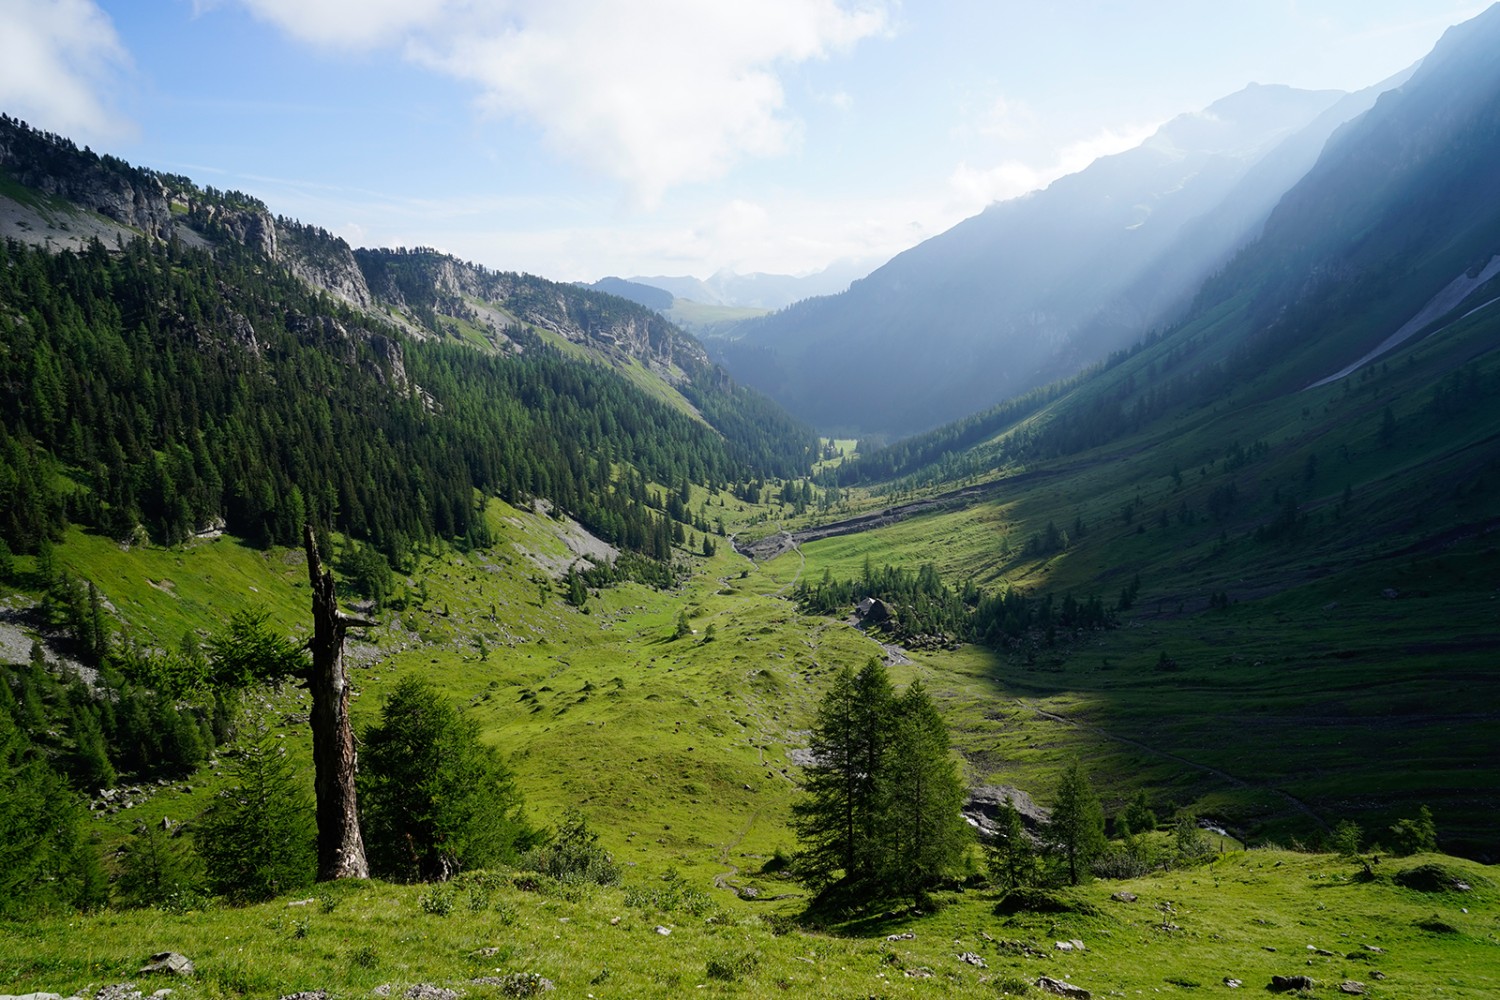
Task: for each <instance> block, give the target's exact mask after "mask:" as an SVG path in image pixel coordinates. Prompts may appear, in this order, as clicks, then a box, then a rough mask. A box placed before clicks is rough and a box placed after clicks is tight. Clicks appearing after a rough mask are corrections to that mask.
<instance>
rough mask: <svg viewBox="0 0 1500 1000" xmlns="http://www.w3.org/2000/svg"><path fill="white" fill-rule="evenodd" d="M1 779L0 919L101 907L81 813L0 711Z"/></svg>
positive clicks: (98, 874) (99, 875)
mask: <svg viewBox="0 0 1500 1000" xmlns="http://www.w3.org/2000/svg"><path fill="white" fill-rule="evenodd" d="M0 686H4V685H0ZM7 693H8V689H7ZM0 774H4V775H5V778H4V780H0V915H3V916H21V915H24V914H27V913H39V912H46V911H48V910H51V909H55V908H59V907H66V908H76V909H90V908H93V907H95V906H101V905H103V904H104V903H105V902H106V901H107V900H108V898H109V884H108V883H107V882H106V881H105V879H104V874H103V872H102V870H101V869H100V867H99V858H98V856H97V855H96V854H95V853H94V849H93V848H92V847H91V846H90V845H89V844H88V843H87V841H86V840H85V839H84V834H83V822H84V811H83V807H82V805H81V804H80V803H79V801H78V799H77V797H76V796H75V795H74V793H73V790H72V789H71V788H69V787H68V784H67V782H66V781H65V780H64V779H63V777H62V776H61V775H59V774H58V773H57V772H56V771H54V770H52V768H51V767H49V766H48V765H47V762H46V761H45V760H44V759H43V758H42V756H41V755H40V754H39V753H37V752H36V750H35V749H34V748H33V747H32V746H31V745H30V742H29V741H28V740H27V739H26V736H25V734H24V733H22V732H21V731H20V730H19V729H18V728H17V727H16V724H15V721H14V720H13V719H12V716H11V713H10V711H8V710H6V709H5V708H4V706H0Z"/></svg>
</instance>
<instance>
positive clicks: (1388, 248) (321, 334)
mask: <svg viewBox="0 0 1500 1000" xmlns="http://www.w3.org/2000/svg"><path fill="white" fill-rule="evenodd" d="M1497 52H1500V6H1497V7H1494V8H1491V9H1489V10H1488V11H1486V12H1485V13H1483V14H1481V15H1480V16H1478V17H1477V18H1475V19H1473V20H1471V21H1468V22H1466V23H1464V24H1460V25H1457V26H1455V27H1453V28H1451V29H1450V30H1449V31H1448V32H1447V33H1446V34H1445V35H1444V36H1443V38H1442V40H1441V42H1440V43H1439V45H1438V46H1437V47H1436V48H1435V49H1434V50H1433V52H1432V53H1431V54H1430V55H1429V56H1428V57H1427V58H1425V59H1424V60H1423V61H1422V62H1421V63H1419V64H1418V65H1417V66H1415V67H1413V68H1412V69H1411V70H1409V71H1408V72H1405V73H1402V74H1400V75H1399V76H1397V77H1396V78H1393V79H1392V80H1390V81H1387V82H1386V83H1385V84H1382V85H1381V86H1379V87H1376V88H1373V89H1372V90H1370V91H1368V92H1363V93H1357V94H1349V95H1346V94H1340V93H1335V92H1323V91H1318V92H1311V91H1297V90H1293V89H1291V88H1286V87H1278V86H1269V85H1268V86H1257V87H1252V88H1249V89H1247V90H1245V91H1242V92H1240V93H1236V94H1233V95H1230V96H1229V97H1226V98H1224V99H1223V100H1221V101H1219V102H1218V103H1216V104H1214V105H1213V106H1211V107H1210V108H1208V109H1206V110H1204V111H1201V112H1197V113H1194V114H1188V115H1184V116H1182V117H1180V118H1178V119H1176V120H1174V121H1172V122H1170V123H1168V124H1167V125H1165V126H1163V127H1162V128H1161V129H1160V130H1159V131H1158V132H1157V133H1156V134H1155V135H1154V136H1153V137H1152V138H1151V139H1149V140H1147V141H1146V142H1145V143H1144V144H1143V145H1141V146H1140V147H1139V148H1137V149H1135V150H1132V151H1129V152H1126V153H1122V154H1119V155H1116V156H1112V157H1105V158H1103V159H1100V160H1098V161H1096V162H1095V163H1094V164H1093V165H1092V166H1090V167H1088V168H1087V169H1085V170H1083V171H1082V172H1080V173H1077V174H1075V175H1072V176H1069V177H1066V178H1063V179H1061V180H1059V181H1057V182H1055V183H1054V184H1053V185H1052V186H1051V187H1049V188H1048V189H1046V190H1045V191H1041V192H1037V193H1035V194H1033V195H1030V196H1026V197H1023V198H1020V199H1016V200H1014V201H1007V202H1002V203H999V204H996V205H994V206H992V207H990V208H989V209H987V210H986V211H985V212H983V213H982V214H980V215H979V216H976V217H975V218H972V219H969V220H968V221H966V222H964V223H961V224H960V225H959V226H957V227H955V228H954V229H952V230H951V231H949V232H947V233H944V234H942V235H940V236H938V237H936V238H934V239H932V240H929V241H927V242H926V243H923V244H921V245H919V246H916V247H913V248H912V249H910V250H908V251H906V252H905V253H903V254H901V255H899V256H897V257H896V258H895V259H894V260H892V261H890V262H889V263H887V264H885V265H884V266H883V267H880V268H878V269H877V270H875V271H874V272H873V273H872V274H870V275H869V276H867V277H865V278H863V279H861V280H858V281H855V282H854V283H853V285H852V286H850V287H849V288H848V289H847V290H846V291H843V292H840V293H838V294H834V295H827V296H822V297H817V298H812V299H806V300H803V301H801V302H798V303H795V304H792V305H787V306H785V307H783V308H779V309H778V311H776V312H771V313H764V312H763V311H762V308H759V307H763V306H764V305H765V304H766V303H769V302H774V304H776V305H780V303H781V302H783V301H784V297H783V298H775V296H776V295H783V293H784V292H785V289H786V288H789V287H794V286H792V285H791V284H790V283H788V282H782V281H780V280H779V279H778V280H773V279H771V278H770V277H769V276H765V275H760V276H755V280H753V281H752V280H750V279H742V280H741V282H740V284H741V285H742V286H744V287H751V286H754V288H755V289H758V291H757V293H756V294H763V295H765V296H771V298H766V299H764V300H762V299H757V300H756V302H755V305H756V306H757V308H754V309H746V310H739V311H738V313H736V312H735V311H734V310H728V309H727V308H726V305H725V303H726V302H728V301H729V299H728V298H726V296H728V295H729V294H730V291H729V290H730V289H731V287H739V286H735V285H734V282H733V281H731V278H732V276H727V275H726V276H722V280H720V281H719V282H718V284H716V285H714V287H713V288H712V289H711V288H710V287H709V285H708V284H705V283H702V282H700V283H698V285H701V286H702V288H701V289H698V290H697V291H694V290H693V289H688V288H687V286H686V285H685V284H683V283H682V282H681V281H677V282H676V283H674V282H673V281H666V280H665V279H647V278H637V279H632V281H630V282H625V281H620V280H619V279H611V280H608V281H605V282H601V283H600V284H599V286H598V287H597V288H594V287H584V286H580V285H576V284H568V283H560V282H554V281H549V280H546V279H544V278H540V277H535V276H532V275H529V274H522V273H513V272H501V271H495V270H491V269H489V268H486V267H484V266H480V265H478V264H474V263H469V262H466V261H463V260H459V259H456V258H455V257H453V256H450V255H447V254H444V253H440V252H437V251H435V250H431V249H426V248H421V247H416V248H384V249H381V248H375V249H367V248H351V247H350V246H349V245H348V244H347V243H346V242H345V241H344V240H343V239H341V238H339V237H336V236H334V235H332V234H330V233H328V232H326V231H324V230H322V229H320V228H318V227H315V226H309V225H305V224H302V223H300V222H298V221H296V220H294V219H289V218H285V217H283V216H279V215H276V214H274V212H273V211H272V209H271V208H270V207H268V206H267V205H265V204H263V203H261V202H260V201H258V200H256V199H255V198H252V197H249V196H247V195H244V194H241V193H238V192H235V191H221V190H217V189H214V188H212V187H205V186H200V185H199V184H198V183H196V182H195V181H193V180H191V179H189V178H187V177H183V176H177V175H173V174H166V173H161V172H158V171H153V170H148V169H144V168H139V167H135V166H132V165H130V164H128V163H126V162H124V161H122V160H120V159H118V158H115V157H112V156H109V155H103V154H98V153H95V152H93V151H92V150H90V149H88V148H80V147H79V146H78V145H76V144H75V143H74V142H73V141H71V140H70V139H68V138H67V137H64V136H60V135H55V134H51V133H48V132H45V131H41V130H38V129H36V128H34V127H32V126H30V125H28V124H26V123H25V122H22V121H20V120H17V119H16V118H14V117H11V116H9V115H7V116H5V117H3V118H0V390H3V391H0V671H3V677H4V680H5V683H4V684H0V759H3V764H4V775H5V777H4V778H3V779H0V928H3V933H0V992H3V993H6V994H9V995H34V996H42V995H46V994H51V995H53V996H56V997H59V998H61V997H69V996H73V997H85V996H88V997H114V998H123V997H138V996H145V995H164V994H158V993H155V992H154V991H157V990H159V989H160V988H161V987H163V986H165V987H168V988H170V991H171V995H172V996H174V997H177V998H196V997H204V998H220V997H242V996H243V997H280V998H286V997H292V996H299V997H346V998H349V997H368V996H372V995H375V996H385V997H397V996H406V997H415V998H422V997H425V998H439V997H441V998H456V997H458V996H468V997H474V998H480V1000H483V998H487V997H506V996H531V995H541V994H542V993H545V992H548V991H555V995H557V996H562V997H601V998H602V997H680V996H684V995H709V996H744V997H762V996H776V995H786V996H793V997H830V998H831V997H893V996H897V995H900V996H908V995H910V996H926V995H931V996H951V997H992V996H998V995H1012V996H1031V997H1033V998H1037V997H1043V996H1052V995H1056V996H1070V997H1082V998H1087V997H1089V996H1095V997H1113V996H1121V997H1126V996H1142V995H1152V994H1157V993H1161V994H1180V995H1194V994H1196V995H1208V994H1217V993H1221V992H1229V991H1232V990H1235V989H1237V988H1243V989H1245V990H1247V991H1251V990H1253V991H1257V992H1259V991H1262V990H1266V989H1271V990H1284V991H1292V992H1295V993H1297V995H1299V996H1310V997H1323V996H1327V997H1332V996H1334V995H1340V994H1342V995H1368V996H1370V997H1374V998H1392V1000H1399V998H1411V1000H1416V998H1424V1000H1425V998H1429V997H1434V996H1441V997H1448V998H1474V1000H1479V998H1483V997H1493V996H1497V995H1500V876H1497V874H1496V873H1495V870H1494V868H1493V867H1492V865H1493V863H1494V862H1495V861H1496V859H1497V858H1500V833H1497V831H1500V541H1497V539H1500V535H1497V533H1496V532H1497V529H1500V197H1497V192H1500V60H1497V59H1496V57H1495V54H1496V53H1497ZM824 277H825V278H827V280H829V281H830V282H832V281H833V279H834V278H835V277H838V276H837V275H826V276H824ZM653 280H660V281H663V282H664V283H666V284H671V285H672V286H673V287H671V288H667V289H665V290H662V289H661V288H660V287H659V286H658V287H656V288H655V289H654V290H653V288H651V287H648V286H651V285H652V283H653ZM837 284H842V280H840V281H838V282H837ZM695 287H696V286H695ZM795 287H804V286H795ZM603 289H611V290H614V291H618V292H620V293H621V295H615V294H610V293H609V291H606V290H603ZM658 292H659V294H657V293H658ZM685 292H691V293H692V294H696V295H701V296H702V298H701V299H700V300H698V303H697V304H698V305H700V306H704V307H705V309H706V307H707V306H712V307H713V309H716V310H721V312H711V311H705V310H704V309H700V310H698V311H697V312H696V313H695V312H693V311H692V308H690V307H692V306H693V303H691V302H688V297H687V294H685ZM773 293H774V295H773ZM746 294H749V293H746ZM622 296H628V297H622ZM676 296H682V297H676ZM715 296H718V298H717V300H716V301H713V302H708V301H707V300H708V299H710V298H713V297H715ZM685 302H687V306H686V307H685V306H684V303H685ZM642 303H645V304H642ZM653 307H655V308H653ZM656 308H660V309H661V310H663V312H658V311H656ZM684 308H687V312H683V311H682V310H683V309H684ZM664 312H675V313H676V315H677V318H678V319H679V320H683V319H684V316H686V315H696V316H697V317H698V320H699V321H701V325H699V326H697V327H696V328H697V329H699V331H700V332H701V333H702V334H703V335H704V337H705V340H706V342H707V344H708V347H705V346H704V343H701V342H700V341H699V340H697V339H695V338H694V337H693V336H691V335H689V334H688V333H686V332H684V330H683V329H682V328H681V327H680V326H679V325H677V324H676V323H674V322H673V321H672V320H671V319H669V318H667V316H666V315H664V314H663V313H664ZM732 313H733V314H732ZM731 314H732V315H731ZM752 314H753V315H752ZM684 322H686V320H684ZM304 525H306V526H308V530H307V531H306V532H305V533H304ZM319 553H321V558H322V559H323V560H326V563H327V566H328V567H329V568H330V569H331V570H332V571H333V574H334V576H333V579H334V581H335V584H336V588H337V594H338V596H339V598H340V599H341V600H342V602H343V605H344V609H345V610H344V613H343V614H342V616H341V617H338V618H337V624H338V632H339V635H343V634H344V630H345V629H347V638H346V639H344V640H343V641H344V645H343V664H344V666H345V667H347V671H348V676H347V684H348V687H347V691H346V694H347V696H348V697H347V704H348V712H349V716H350V720H351V722H352V728H353V733H354V734H355V738H356V742H357V746H358V752H359V753H358V762H359V763H358V773H357V774H354V775H350V777H351V778H352V779H354V781H355V784H356V786H357V789H358V796H359V798H358V801H359V809H358V816H357V818H358V821H359V826H360V827H362V829H363V840H364V847H363V848H362V850H367V852H368V862H369V863H368V867H369V869H370V870H371V871H372V873H373V877H345V878H337V879H329V880H326V881H316V880H315V876H316V875H317V872H318V862H317V851H316V850H315V842H316V838H317V837H318V835H319V834H318V830H317V826H318V824H321V823H323V822H324V819H325V817H324V811H325V795H327V794H328V792H327V788H326V787H325V781H324V776H323V774H322V773H321V771H318V769H319V768H321V767H322V763H321V751H319V753H318V754H316V755H317V756H319V763H318V765H317V767H315V763H314V759H315V739H321V736H316V735H315V733H314V729H315V728H316V727H317V726H318V725H319V723H318V718H319V710H318V709H317V708H316V707H315V705H314V700H313V697H314V691H315V689H316V688H317V685H318V682H317V680H316V671H315V670H314V669H312V668H311V667H310V666H309V658H308V653H307V650H308V649H309V648H311V649H312V650H313V656H314V660H316V657H317V655H318V653H317V651H318V648H319V643H320V642H321V641H322V638H320V637H321V636H322V635H323V633H322V632H321V631H318V632H315V618H314V607H315V601H316V596H317V585H318V582H319V580H320V579H321V576H320V574H319V573H318V569H319V564H318V563H317V562H316V561H314V562H313V563H312V565H311V567H310V565H309V560H310V559H314V560H316V559H317V558H318V554H319ZM310 569H311V570H312V572H311V573H310ZM318 622H319V625H318V628H319V629H321V628H322V624H323V623H324V619H318ZM315 771H318V773H317V776H316V780H315ZM315 819H316V823H315ZM361 860H363V859H361ZM162 953H175V955H177V956H186V959H188V960H190V965H189V967H188V968H187V969H186V970H184V969H183V968H182V964H181V962H180V961H178V959H177V958H163V957H162ZM153 959H155V960H156V961H155V962H154V963H153ZM148 969H150V970H151V971H147V970H148ZM154 977H155V978H154Z"/></svg>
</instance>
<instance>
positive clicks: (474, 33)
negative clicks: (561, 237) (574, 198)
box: [241, 0, 887, 205]
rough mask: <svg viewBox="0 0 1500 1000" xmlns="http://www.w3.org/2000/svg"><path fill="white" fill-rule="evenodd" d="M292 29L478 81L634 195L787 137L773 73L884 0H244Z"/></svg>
mask: <svg viewBox="0 0 1500 1000" xmlns="http://www.w3.org/2000/svg"><path fill="white" fill-rule="evenodd" d="M241 2H243V3H244V4H245V5H246V6H247V7H249V8H250V9H251V10H252V11H254V12H255V13H256V14H257V15H258V16H260V17H262V18H265V19H266V20H268V21H270V22H272V23H274V24H276V25H279V26H280V27H281V28H283V29H284V30H285V31H287V32H288V33H289V34H291V35H293V36H295V37H297V38H300V39H303V40H306V41H312V42H317V43H321V44H328V45H345V46H351V47H375V46H378V45H381V44H385V43H389V42H399V43H400V45H401V51H402V53H403V54H404V55H405V56H406V57H407V58H409V59H412V60H414V61H416V62H418V63H419V64H421V65H425V66H427V67H429V68H432V69H435V70H438V71H440V72H443V73H446V74H449V75H451V76H454V77H457V78H459V79H463V80H467V81H469V82H471V83H473V84H475V85H477V87H478V88H479V91H480V97H479V102H478V103H479V106H480V107H481V108H482V109H484V110H485V111H488V112H491V113H496V114H501V115H508V116H516V117H519V118H523V119H525V120H527V121H529V122H531V123H532V124H534V125H535V126H536V128H537V129H538V130H539V131H540V133H541V134H542V135H543V137H544V138H545V140H546V142H547V143H548V145H549V146H550V147H551V148H552V149H554V150H555V151H557V152H559V153H561V154H562V155H564V156H566V157H568V158H570V159H573V160H576V161H579V162H582V163H584V164H585V165H587V166H589V167H590V168H592V169H593V170H595V171H597V172H599V173H602V174H605V175H607V176H611V177H614V178H617V179H619V180H621V181H623V182H625V183H626V184H627V185H628V186H629V187H630V189H631V191H632V192H633V194H634V195H635V197H636V199H637V200H638V201H639V202H641V203H642V204H647V205H652V204H655V203H656V202H657V201H658V200H659V199H660V197H661V195H662V194H663V192H665V191H666V190H667V189H668V188H672V187H675V186H678V185H681V184H685V183H691V182H696V181H704V180H710V179H713V178H716V177H720V176H722V175H723V174H725V173H726V172H727V171H728V170H729V169H730V168H731V167H732V166H733V165H734V164H735V163H736V162H737V161H738V160H740V159H741V158H743V157H747V156H774V155H777V154H779V153H782V152H785V151H787V150H788V149H790V148H791V147H793V146H794V145H795V143H796V141H797V138H798V129H799V125H798V122H797V121H796V119H795V118H794V117H793V116H792V115H791V114H789V113H788V111H787V108H786V97H785V93H784V91H783V89H782V85H781V79H780V73H781V72H782V71H783V70H784V69H786V68H787V67H789V66H791V65H794V64H797V63H801V62H806V61H808V60H813V59H821V58H826V57H828V56H829V55H830V54H832V53H835V52H839V51H844V50H847V49H848V48H849V47H851V46H852V45H854V44H855V43H856V42H858V41H859V40H861V39H863V38H868V37H870V36H872V35H875V34H878V33H880V32H882V31H885V30H886V26H887V19H886V14H885V9H884V7H883V6H879V5H876V3H878V0H858V2H859V4H860V5H858V6H856V5H854V4H853V3H851V0H715V2H712V3H707V2H704V0H635V2H633V3H628V4H626V3H620V2H618V0H492V2H488V3H485V2H480V0H241Z"/></svg>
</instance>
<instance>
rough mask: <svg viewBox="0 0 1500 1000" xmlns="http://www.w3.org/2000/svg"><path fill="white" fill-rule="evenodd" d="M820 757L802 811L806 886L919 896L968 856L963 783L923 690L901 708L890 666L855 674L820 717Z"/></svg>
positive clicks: (838, 683) (842, 681)
mask: <svg viewBox="0 0 1500 1000" xmlns="http://www.w3.org/2000/svg"><path fill="white" fill-rule="evenodd" d="M811 753H812V757H813V763H812V764H810V765H809V766H808V767H807V768H806V769H805V772H804V779H803V790H804V792H806V795H805V796H804V797H803V798H802V799H801V800H800V801H798V802H797V803H795V804H794V805H793V807H792V813H793V824H794V826H795V828H796V830H797V835H798V838H799V840H800V841H801V843H802V849H801V851H800V852H799V854H798V856H797V860H796V868H797V871H798V875H799V877H800V878H802V880H803V881H805V882H807V883H808V884H809V885H811V886H814V887H815V888H819V889H821V888H823V887H826V886H827V885H829V884H831V883H834V882H839V883H841V884H842V885H844V886H845V887H847V888H849V889H851V890H854V891H856V892H868V891H872V890H891V889H894V890H898V891H905V892H919V891H921V890H923V889H926V888H928V887H930V886H931V885H933V884H934V883H935V882H936V881H937V880H938V879H939V878H940V877H941V876H942V874H943V873H944V872H945V871H947V870H949V869H951V868H952V867H953V866H954V864H955V863H956V862H957V861H958V860H959V858H960V857H961V856H962V854H963V851H964V848H965V845H966V844H967V841H968V830H967V827H965V826H964V825H963V819H962V817H961V815H960V813H959V809H960V807H961V805H962V802H963V783H962V780H961V778H960V776H959V772H958V768H957V766H956V763H955V761H954V760H953V758H952V754H951V746H950V744H949V741H948V734H947V730H946V728H945V727H944V726H943V722H942V719H941V717H940V716H939V715H938V714H937V711H936V709H935V708H934V707H933V705H932V702H931V700H930V699H929V698H928V697H927V694H926V692H925V691H924V690H923V689H922V686H921V685H920V684H914V685H912V687H911V688H910V689H908V690H907V692H906V693H905V694H904V695H902V696H901V697H900V698H899V699H898V698H897V697H896V694H895V692H894V691H893V690H892V688H891V684H890V679H889V678H888V677H887V676H886V671H885V665H884V664H883V663H881V662H880V660H878V659H871V660H870V661H869V662H868V663H867V664H866V665H865V666H864V668H863V669H861V670H860V671H859V673H857V674H856V673H853V672H852V671H850V670H849V669H848V668H847V667H845V668H844V669H843V670H841V671H839V673H838V675H837V676H836V677H835V678H834V681H833V685H832V687H830V688H829V690H828V693H827V694H826V695H825V696H824V698H823V701H822V702H821V703H820V705H819V707H818V714H817V717H816V719H815V720H814V723H813V727H812V739H811Z"/></svg>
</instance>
